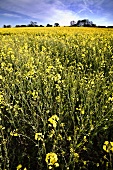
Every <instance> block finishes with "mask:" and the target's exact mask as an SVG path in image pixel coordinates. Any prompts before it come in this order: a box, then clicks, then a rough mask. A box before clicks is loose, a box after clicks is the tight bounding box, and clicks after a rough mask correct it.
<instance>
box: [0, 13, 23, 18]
mask: <svg viewBox="0 0 113 170" xmlns="http://www.w3.org/2000/svg"><path fill="white" fill-rule="evenodd" d="M2 15H3V16H6V17H16V18H21V16H19V15H16V14H9V13H3V14H2Z"/></svg>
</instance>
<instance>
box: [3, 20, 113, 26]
mask: <svg viewBox="0 0 113 170" xmlns="http://www.w3.org/2000/svg"><path fill="white" fill-rule="evenodd" d="M11 27H12V26H11V25H3V28H11ZM15 27H16V28H19V27H44V26H43V25H37V22H33V21H31V22H30V24H28V25H24V24H23V25H15ZM46 27H60V24H59V23H57V22H56V23H54V25H51V24H47V25H46ZM70 27H98V28H113V26H101V25H99V26H97V25H96V24H94V23H93V22H92V21H89V20H88V19H83V20H78V21H77V22H75V21H71V22H70Z"/></svg>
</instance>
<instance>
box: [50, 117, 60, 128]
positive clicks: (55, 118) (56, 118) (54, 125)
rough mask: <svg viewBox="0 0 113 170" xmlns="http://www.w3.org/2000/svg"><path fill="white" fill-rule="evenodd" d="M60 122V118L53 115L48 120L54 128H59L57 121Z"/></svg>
mask: <svg viewBox="0 0 113 170" xmlns="http://www.w3.org/2000/svg"><path fill="white" fill-rule="evenodd" d="M58 120H59V117H58V116H57V115H53V116H52V117H50V118H49V119H48V121H49V122H50V123H51V124H52V125H53V127H54V128H56V126H57V121H58Z"/></svg>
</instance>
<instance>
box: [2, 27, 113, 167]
mask: <svg viewBox="0 0 113 170" xmlns="http://www.w3.org/2000/svg"><path fill="white" fill-rule="evenodd" d="M0 131H1V134H0V141H1V143H0V160H1V162H2V163H1V164H0V170H48V169H52V170H55V169H59V170H75V169H78V170H79V169H80V170H86V169H88V170H89V169H95V170H96V169H100V170H105V169H106V170H107V169H109V170H110V169H112V168H113V29H107V28H106V29H99V28H71V27H59V28H54V27H53V28H47V27H45V28H10V29H7V28H6V29H2V28H1V29H0Z"/></svg>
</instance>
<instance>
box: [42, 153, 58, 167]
mask: <svg viewBox="0 0 113 170" xmlns="http://www.w3.org/2000/svg"><path fill="white" fill-rule="evenodd" d="M45 161H46V163H47V164H48V165H49V166H52V165H55V166H58V164H56V163H57V161H58V157H57V154H56V153H53V152H50V153H47V154H46V158H45Z"/></svg>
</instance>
